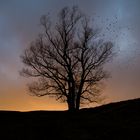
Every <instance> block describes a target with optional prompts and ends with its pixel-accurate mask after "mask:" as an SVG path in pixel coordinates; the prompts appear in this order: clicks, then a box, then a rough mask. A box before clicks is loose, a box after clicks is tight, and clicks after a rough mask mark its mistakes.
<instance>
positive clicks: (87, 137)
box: [0, 99, 140, 140]
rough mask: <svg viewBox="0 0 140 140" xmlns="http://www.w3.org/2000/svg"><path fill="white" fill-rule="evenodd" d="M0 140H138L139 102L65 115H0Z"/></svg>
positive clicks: (53, 113)
mask: <svg viewBox="0 0 140 140" xmlns="http://www.w3.org/2000/svg"><path fill="white" fill-rule="evenodd" d="M0 136H1V138H0V139H1V140H7V139H9V140H52V139H55V140H103V139H105V140H129V139H130V140H135V139H140V99H135V100H129V101H122V102H118V103H111V104H107V105H103V106H100V107H96V108H89V109H81V110H80V111H79V112H75V113H71V112H68V111H31V112H14V111H0Z"/></svg>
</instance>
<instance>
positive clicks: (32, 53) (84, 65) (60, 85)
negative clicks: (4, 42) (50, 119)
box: [21, 7, 113, 111]
mask: <svg viewBox="0 0 140 140" xmlns="http://www.w3.org/2000/svg"><path fill="white" fill-rule="evenodd" d="M40 23H41V25H42V26H43V29H44V33H43V34H42V35H40V36H39V37H38V39H36V40H35V41H34V42H33V43H31V45H30V47H29V48H27V49H26V50H25V52H24V54H23V55H22V56H21V58H22V61H23V63H24V64H25V66H26V67H25V68H23V69H22V71H21V74H22V75H23V76H28V77H35V78H37V79H38V80H37V81H35V82H33V83H31V84H30V85H29V90H30V92H31V93H32V95H36V96H38V97H41V96H45V95H49V96H54V97H56V99H57V100H61V101H63V102H66V103H67V104H68V109H69V110H71V111H73V110H79V108H80V104H82V103H88V102H90V103H91V102H96V101H97V100H98V97H99V96H100V88H99V84H100V82H101V81H102V80H103V79H105V78H107V77H108V74H107V72H106V71H104V69H103V66H104V64H105V63H106V62H108V60H110V59H111V57H112V56H113V44H112V43H111V42H105V41H103V40H99V39H97V35H98V30H97V29H95V30H94V29H93V28H92V27H91V24H90V20H89V18H87V17H86V16H85V15H83V14H82V13H81V12H80V11H79V9H78V8H77V7H73V8H68V7H65V8H63V9H62V10H61V11H60V13H59V14H58V21H57V23H55V24H52V22H51V20H50V17H49V16H42V17H41V19H40Z"/></svg>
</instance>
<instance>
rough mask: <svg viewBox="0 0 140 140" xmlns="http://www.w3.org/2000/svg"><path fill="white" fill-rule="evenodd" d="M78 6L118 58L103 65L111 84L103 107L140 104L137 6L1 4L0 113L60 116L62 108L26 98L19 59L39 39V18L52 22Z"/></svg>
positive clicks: (127, 0) (39, 1) (119, 0)
mask: <svg viewBox="0 0 140 140" xmlns="http://www.w3.org/2000/svg"><path fill="white" fill-rule="evenodd" d="M73 5H77V6H78V7H79V8H80V9H81V11H83V12H84V13H86V14H87V15H88V16H90V18H91V19H92V20H93V21H94V24H95V25H96V26H98V28H100V29H101V36H102V37H103V38H105V39H106V40H110V41H112V42H113V43H114V46H115V49H116V52H117V54H116V55H115V57H114V58H113V60H112V61H111V62H110V63H109V64H107V65H106V69H107V70H108V71H109V72H110V73H111V78H110V79H108V80H107V81H106V82H105V88H104V90H103V91H102V92H103V95H105V96H106V100H105V102H104V103H109V102H117V101H121V100H127V99H133V98H140V74H139V72H140V27H139V26H140V10H139V9H140V1H139V0H69V1H68V0H67V1H66V0H24V1H23V0H0V110H19V111H28V110H64V109H67V106H66V104H62V103H58V102H57V101H55V99H51V98H48V97H41V98H38V97H34V96H30V95H29V94H28V91H27V83H28V82H29V80H28V79H26V78H24V77H21V76H20V75H19V71H20V70H21V69H22V68H23V67H24V66H23V64H22V62H21V60H20V55H21V54H22V53H23V51H24V49H25V48H27V47H28V46H29V45H30V43H31V42H32V41H33V40H35V39H36V38H37V36H38V34H39V33H41V26H40V23H39V20H40V17H41V15H44V14H47V13H50V14H51V15H52V17H54V16H56V15H57V13H58V12H59V10H60V9H62V8H63V7H64V6H70V7H71V6H73Z"/></svg>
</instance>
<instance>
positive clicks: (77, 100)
mask: <svg viewBox="0 0 140 140" xmlns="http://www.w3.org/2000/svg"><path fill="white" fill-rule="evenodd" d="M79 109H80V96H78V97H77V99H76V110H79Z"/></svg>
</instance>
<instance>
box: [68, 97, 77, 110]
mask: <svg viewBox="0 0 140 140" xmlns="http://www.w3.org/2000/svg"><path fill="white" fill-rule="evenodd" d="M67 104H68V111H71V112H74V111H75V110H76V108H75V103H74V100H72V99H68V100H67Z"/></svg>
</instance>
